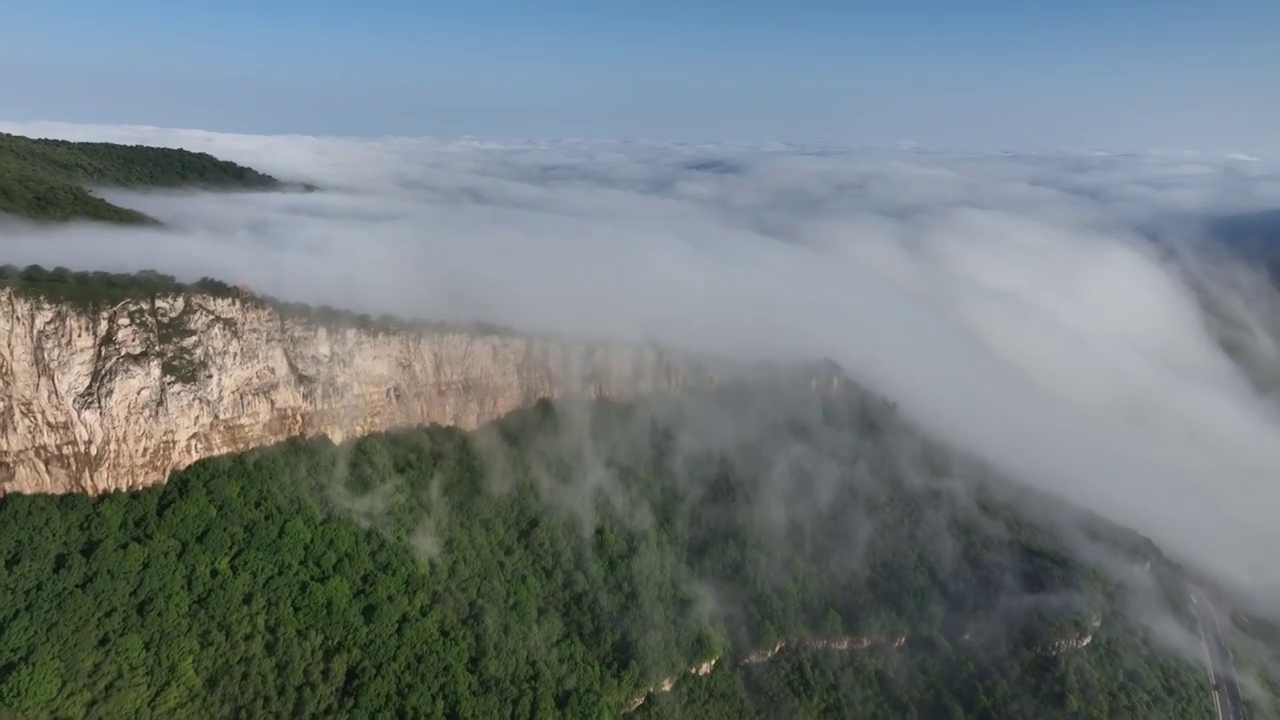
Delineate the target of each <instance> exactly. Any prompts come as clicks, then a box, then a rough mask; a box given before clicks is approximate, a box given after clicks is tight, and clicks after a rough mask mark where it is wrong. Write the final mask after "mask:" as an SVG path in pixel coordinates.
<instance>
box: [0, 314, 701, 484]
mask: <svg viewBox="0 0 1280 720" xmlns="http://www.w3.org/2000/svg"><path fill="white" fill-rule="evenodd" d="M709 377H710V376H709V375H708V374H707V371H706V370H705V368H703V367H701V366H700V365H698V364H697V363H694V362H692V361H689V360H687V359H684V358H682V357H679V356H677V355H676V354H673V353H671V352H668V351H664V350H662V349H659V348H655V347H651V346H643V345H610V344H585V343H572V342H564V341H558V340H554V339H546V338H535V337H522V336H519V335H507V334H492V333H468V332H463V331H446V330H441V331H431V330H421V329H404V330H396V331H375V330H362V329H357V328H353V327H337V326H333V325H325V324H323V323H319V322H316V321H312V320H302V319H297V318H294V317H287V316H285V315H282V314H281V313H279V312H277V311H276V310H274V309H272V308H271V307H269V306H266V305H263V304H260V303H253V302H249V301H247V300H246V299H244V298H237V297H215V296H206V295H195V294H183V295H173V296H166V297H159V298H155V299H146V300H136V301H126V302H122V303H120V304H118V305H115V306H114V307H110V308H105V309H99V310H92V311H90V310H85V309H83V308H80V307H77V306H74V305H70V304H65V303H52V302H48V301H44V300H40V299H34V298H30V297H26V296H24V295H20V294H17V293H14V292H13V291H12V290H9V289H0V494H3V493H10V492H24V493H67V492H84V493H90V494H98V493H103V492H109V491H113V490H122V489H131V488H140V487H145V486H148V485H154V484H156V483H162V482H164V481H165V479H166V478H167V477H168V475H169V473H170V472H171V471H173V470H175V469H178V468H181V467H184V466H186V465H189V464H190V463H192V462H195V461H196V460H198V459H200V458H203V457H209V456H213V455H219V454H223V453H229V452H238V451H243V450H246V449H249V448H252V447H257V446H262V445H267V444H271V443H274V442H278V441H281V440H284V439H286V438H289V437H294V436H312V435H327V436H329V437H330V438H332V439H334V440H335V441H341V440H342V439H343V438H347V437H353V436H359V435H363V434H367V433H370V432H375V431H380V430H386V429H388V428H392V427H397V426H406V425H419V424H430V423H440V424H443V425H455V426H459V427H463V428H473V427H476V426H477V425H479V424H481V423H484V422H486V421H488V420H490V419H493V418H496V417H499V416H501V415H503V414H505V413H507V412H509V411H511V410H514V409H516V408H519V407H521V406H524V405H528V404H531V403H533V402H535V401H537V400H538V399H539V398H544V397H545V398H559V397H565V396H573V395H581V396H585V397H594V398H605V397H607V398H619V399H623V398H627V397H632V396H635V395H638V394H642V393H650V392H654V391H662V390H672V391H678V390H681V389H683V388H685V387H687V386H689V385H690V384H694V383H706V382H709V380H708V378H709Z"/></svg>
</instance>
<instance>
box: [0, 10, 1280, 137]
mask: <svg viewBox="0 0 1280 720" xmlns="http://www.w3.org/2000/svg"><path fill="white" fill-rule="evenodd" d="M0 17H3V22H0V68H2V69H0V77H3V79H4V82H3V86H2V87H3V89H4V92H3V93H2V94H0V119H5V120H17V121H26V120H37V119H47V120H63V121H73V122H93V123H144V124H155V125H164V126H177V127H199V128H205V129H211V130H225V131H241V132H266V133H279V132H296V133H314V134H358V135H379V134H435V135H459V134H474V135H489V136H493V135H498V136H544V137H545V136H558V137H563V136H586V137H647V138H662V139H678V140H712V139H737V140H746V141H762V140H785V141H796V142H811V143H817V142H832V143H841V144H885V143H893V142H897V141H901V140H911V141H917V142H921V143H924V144H926V145H930V146H938V147H947V148H973V149H988V148H1027V147H1032V148H1046V149H1048V148H1057V147H1063V146H1066V147H1107V148H1124V149H1148V148H1153V147H1158V148H1176V149H1201V150H1215V151H1216V150H1226V151H1240V152H1253V153H1260V154H1263V155H1268V156H1270V155H1274V154H1276V152H1277V151H1280V133H1277V131H1276V130H1275V128H1276V127H1277V126H1278V125H1277V122H1276V118H1277V117H1280V43H1277V42H1276V37H1275V28H1277V27H1280V2H1275V0H1259V1H1253V0H1238V1H1233V0H1216V1H1215V0H1204V1H1199V2H1192V1H1190V0H1166V2H1153V1H1149V0H1126V1H1123V2H1101V1H1098V0H1073V1H1070V2H1044V1H1039V2H1037V1H1035V0H1025V1H1024V2H1013V1H1012V0H989V1H987V2H976V1H970V2H960V1H956V2H947V1H944V0H899V1H897V2H877V3H870V2H858V1H857V0H847V1H846V2H828V1H826V0H775V1H774V2H758V1H754V0H740V1H739V2H723V1H720V0H704V1H701V2H699V1H698V0H685V1H684V2H672V1H670V0H648V1H646V2H619V1H614V2H599V1H597V2H588V1H585V0H583V1H579V0H544V1H542V2H519V1H517V0H468V2H466V3H436V2H430V1H426V0H418V1H417V2H410V1H409V0H403V1H401V0H395V1H393V0H364V1H363V2H359V3H357V2H338V1H337V0H310V1H309V2H300V1H297V0H259V1H258V2H252V1H250V0H221V1H219V2H210V1H207V0H185V1H184V2H174V1H173V0H167V1H165V2H160V1H158V0H114V1H113V2H107V1H105V0H79V1H73V0H40V2H27V1H26V0H0Z"/></svg>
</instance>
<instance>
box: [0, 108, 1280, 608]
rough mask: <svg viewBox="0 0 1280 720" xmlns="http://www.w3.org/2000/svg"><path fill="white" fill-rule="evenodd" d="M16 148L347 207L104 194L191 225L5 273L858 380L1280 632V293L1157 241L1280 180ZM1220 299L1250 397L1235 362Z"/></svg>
mask: <svg viewBox="0 0 1280 720" xmlns="http://www.w3.org/2000/svg"><path fill="white" fill-rule="evenodd" d="M0 130H3V131H9V132H16V133H20V134H25V135H33V136H45V137H60V138H66V139H72V140H109V141H114V142H128V143H143V144H150V145H165V146H172V147H183V148H187V149H191V150H197V151H207V152H210V153H213V154H215V155H217V156H219V157H221V158H225V159H229V160H234V161H237V162H240V163H244V164H247V165H250V166H252V167H255V168H257V169H259V170H262V171H264V172H268V173H271V174H274V175H276V176H277V177H280V178H282V179H286V180H294V181H305V182H310V183H314V184H316V185H318V186H319V187H320V188H321V189H320V190H319V191H317V192H313V193H301V192H290V193H265V194H225V193H223V194H220V193H145V194H143V193H131V192H120V191H108V190H104V191H102V194H103V195H104V196H106V197H108V198H109V199H112V200H113V201H116V202H118V203H120V204H124V205H127V206H129V207H134V208H137V209H140V210H143V211H145V212H147V213H150V214H152V215H154V216H155V217H157V218H160V219H161V220H163V221H164V222H165V223H166V224H167V226H166V227H165V228H163V229H158V230H139V229H136V228H107V227H101V226H94V225H85V224H81V225H71V226H62V227H54V228H36V227H30V226H21V227H19V226H13V225H10V226H6V227H4V228H0V233H2V234H3V242H4V248H5V249H4V253H3V255H4V257H3V258H0V262H11V263H15V264H19V265H21V264H25V263H30V262H39V263H42V264H45V265H47V266H53V265H59V264H62V265H66V266H69V267H72V268H76V269H85V268H92V269H107V270H117V271H132V270H137V269H140V268H145V267H149V268H155V269H158V270H161V271H165V272H170V273H173V274H176V275H179V276H180V277H183V278H184V279H194V278H196V277H199V276H202V275H210V276H214V277H218V278H220V279H224V280H227V281H231V282H243V283H247V284H249V285H250V286H252V287H253V288H255V289H257V290H259V291H261V292H265V293H268V294H272V295H276V296H280V297H283V298H287V299H296V300H302V301H308V302H315V303H329V304H334V305H341V306H347V307H353V308H357V309H361V310H365V311H372V312H382V311H386V312H393V313H399V314H405V315H413V316H425V317H434V318H441V319H455V320H474V319H483V320H488V321H493V322H498V323H503V324H508V325H513V326H517V327H524V328H529V329H536V330H549V331H554V332H562V333H570V334H575V335H580V336H586V337H614V338H620V339H626V340H644V341H656V342H661V343H665V344H674V345H678V346H684V347H688V348H690V349H693V350H702V351H709V352H715V353H729V354H733V355H737V356H741V357H771V358H779V359H788V358H806V359H812V358H818V357H829V358H832V359H835V360H836V361H837V362H839V363H840V364H841V365H842V366H843V367H844V368H845V370H846V371H847V372H848V373H849V374H850V375H851V376H852V377H854V378H855V379H856V380H858V381H860V382H862V383H864V384H866V385H868V386H870V387H871V388H873V389H875V390H878V391H880V392H882V393H884V394H886V395H888V396H889V397H890V398H892V399H893V400H895V401H896V402H897V403H898V404H899V406H900V408H901V409H902V410H903V411H904V412H905V413H906V414H907V415H908V416H909V417H910V418H912V419H913V420H915V421H917V422H918V423H920V424H922V425H923V426H925V427H926V428H927V429H929V430H931V431H933V432H934V433H936V434H937V435H939V436H941V437H943V438H945V439H947V440H949V441H952V442H954V443H957V444H958V445H960V446H963V447H965V448H967V449H969V450H972V451H975V452H977V453H978V454H980V455H981V456H983V457H985V458H987V459H988V460H990V461H992V462H995V463H996V464H998V465H999V466H1001V467H1003V468H1004V469H1006V470H1008V471H1010V472H1012V473H1014V474H1016V475H1018V476H1019V477H1021V478H1023V479H1025V480H1026V481H1028V482H1030V483H1032V484H1033V485H1036V486H1038V487H1041V488H1044V489H1047V490H1050V491H1052V492H1055V493H1057V494H1059V495H1062V496H1064V497H1066V498H1068V499H1070V500H1071V501H1073V502H1075V503H1078V504H1080V505H1082V506H1084V507H1086V508H1089V509H1091V510H1094V511H1097V512H1099V513H1100V514H1103V515H1104V516H1107V517H1109V518H1111V519H1113V520H1115V521H1118V522H1121V523H1123V524H1126V525H1129V526H1131V527H1133V528H1135V529H1137V530H1139V531H1141V532H1143V533H1145V534H1147V535H1148V536H1150V537H1151V538H1152V539H1154V540H1155V541H1156V542H1157V543H1159V544H1160V545H1161V546H1162V547H1163V548H1165V549H1166V551H1169V552H1171V553H1174V554H1176V555H1178V556H1180V557H1182V558H1185V559H1186V560H1188V561H1189V562H1192V563H1194V564H1195V565H1197V566H1199V567H1200V568H1202V569H1204V570H1206V571H1207V572H1209V573H1211V574H1212V575H1214V576H1215V577H1217V578H1218V579H1220V580H1221V581H1223V582H1225V583H1227V584H1228V585H1230V586H1232V587H1233V588H1235V589H1236V590H1239V591H1242V592H1244V593H1246V594H1247V596H1248V597H1249V598H1250V599H1252V600H1254V601H1255V602H1257V603H1258V604H1260V605H1269V606H1272V607H1280V563H1276V562H1275V561H1274V559H1273V558H1272V556H1271V555H1270V553H1271V552H1272V549H1273V548H1275V547H1280V522H1277V521H1276V515H1277V513H1278V511H1280V414H1278V410H1277V404H1276V403H1275V402H1274V401H1273V400H1272V399H1271V398H1270V397H1268V396H1266V395H1264V394H1262V393H1260V392H1259V387H1258V383H1257V382H1256V381H1257V379H1258V378H1257V377H1256V375H1257V374H1258V372H1262V373H1263V374H1265V372H1266V371H1267V369H1268V368H1270V369H1271V370H1272V371H1275V370H1276V368H1280V360H1278V358H1280V355H1277V353H1276V345H1275V343H1276V338H1277V337H1280V335H1278V334H1277V330H1278V329H1280V322H1274V321H1275V318H1276V316H1273V315H1271V314H1269V311H1267V310H1266V309H1267V308H1273V307H1276V306H1275V300H1276V298H1275V297H1274V295H1275V291H1274V290H1273V289H1271V288H1270V286H1269V285H1266V284H1265V283H1259V282H1255V281H1252V280H1250V279H1249V278H1248V277H1247V276H1246V275H1242V274H1240V273H1239V272H1237V271H1235V270H1232V269H1231V268H1229V267H1224V266H1221V265H1210V264H1207V263H1206V261H1202V260H1200V259H1196V258H1198V256H1196V255H1194V254H1193V255H1190V256H1187V257H1183V258H1182V260H1181V261H1178V262H1175V261H1173V260H1171V259H1170V258H1169V257H1167V256H1166V255H1167V254H1166V255H1162V254H1161V253H1159V252H1157V251H1156V250H1157V248H1156V245H1154V244H1153V243H1152V242H1151V241H1150V239H1149V237H1150V236H1151V235H1152V234H1153V233H1157V232H1158V233H1159V234H1161V236H1162V237H1164V238H1165V239H1166V240H1167V241H1168V242H1169V243H1172V246H1173V247H1176V248H1181V249H1194V248H1196V247H1198V245H1197V243H1198V241H1199V240H1200V239H1201V236H1202V235H1203V233H1202V232H1201V230H1200V228H1201V220H1202V219H1203V218H1206V217H1209V216H1213V215H1217V214H1230V213H1240V212H1249V211H1255V210H1267V209H1274V208H1277V207H1280V173H1278V172H1277V168H1275V167H1274V166H1271V165H1268V164H1267V163H1264V162H1260V161H1257V160H1255V159H1252V158H1248V157H1241V156H1233V157H1212V156H1205V155H1196V154H1166V155H1150V154H1142V155H1124V154H1115V153H1053V154H1044V155H1029V154H1021V155H1012V154H959V153H941V152H931V151H928V150H924V149H920V148H901V149H856V148H853V149H851V148H804V147H795V146H788V145H772V146H743V145H679V144H662V143H649V142H612V143H604V142H586V141H554V142H551V141H547V142H533V141H496V140H492V141H481V140H472V139H462V140H449V141H445V140H435V139H423V138H379V139H347V138H318V137H298V136H271V137H267V136H249V135H229V134H219V133H210V132H202V131H189V130H168V129H159V128H151V127H99V126H78V125H61V124H0ZM1175 254H1177V253H1175ZM1183 255H1185V253H1183ZM1188 257H1190V258H1192V259H1190V260H1188ZM1189 277H1194V278H1195V280H1196V282H1195V283H1192V282H1191V281H1190V280H1189V279H1188V278H1189ZM1207 291H1211V294H1212V295H1213V297H1214V298H1215V303H1216V304H1215V307H1216V308H1218V311H1219V314H1220V315H1223V316H1229V317H1228V319H1230V320H1231V325H1232V327H1234V328H1235V332H1236V335H1235V342H1236V343H1237V344H1240V343H1243V344H1244V345H1246V346H1248V349H1249V350H1250V352H1251V353H1252V354H1251V357H1252V358H1253V359H1252V361H1251V362H1252V363H1253V365H1251V366H1250V367H1251V369H1252V370H1253V372H1251V373H1246V372H1245V371H1244V370H1243V369H1242V366H1241V364H1239V363H1238V362H1234V361H1233V360H1232V358H1231V357H1230V356H1228V354H1227V353H1225V352H1224V351H1223V349H1222V347H1221V344H1220V343H1219V342H1218V337H1217V336H1216V335H1215V332H1216V331H1217V329H1218V328H1219V325H1218V324H1215V323H1218V321H1211V320H1210V319H1209V316H1208V315H1206V313H1205V311H1204V304H1205V301H1204V298H1205V297H1206V292H1207ZM1221 319H1222V317H1219V321H1220V320H1221ZM1273 361H1276V362H1273ZM1269 363H1270V364H1269ZM1258 368H1261V370H1260V371H1259V369H1258Z"/></svg>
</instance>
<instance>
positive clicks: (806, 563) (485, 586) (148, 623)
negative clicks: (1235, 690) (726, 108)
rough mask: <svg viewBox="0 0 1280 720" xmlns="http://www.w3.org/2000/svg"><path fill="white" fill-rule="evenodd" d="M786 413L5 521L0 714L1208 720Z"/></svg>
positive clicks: (824, 425) (634, 417)
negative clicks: (842, 642)
mask: <svg viewBox="0 0 1280 720" xmlns="http://www.w3.org/2000/svg"><path fill="white" fill-rule="evenodd" d="M719 392H720V394H719V395H716V396H714V397H712V398H709V399H708V398H704V399H701V400H699V402H706V403H710V404H712V405H715V406H716V407H717V408H719V409H718V410H717V412H723V416H724V417H735V418H742V417H744V414H745V410H746V409H747V408H748V407H750V406H748V405H744V406H735V405H734V402H736V400H735V399H734V395H733V393H734V392H736V391H734V390H732V389H730V390H727V391H725V390H723V389H722V391H719ZM802 405H803V407H802V410H804V411H803V412H791V413H781V412H780V413H779V414H778V417H777V418H776V419H768V420H761V421H760V422H759V423H758V425H757V426H754V427H752V428H751V429H750V430H749V431H748V432H741V433H739V437H738V440H735V441H734V442H730V443H724V442H719V441H710V440H708V439H707V436H706V435H705V434H700V431H699V430H698V427H694V426H690V425H689V424H688V423H689V422H691V421H695V420H696V418H695V416H696V415H697V414H698V411H697V410H696V409H695V410H688V408H687V407H684V406H681V408H683V409H681V408H678V409H677V410H676V411H670V412H668V411H666V410H662V411H661V412H659V411H656V410H653V409H652V408H644V407H641V406H639V405H637V404H612V403H603V402H601V403H595V404H591V405H586V406H583V405H573V404H551V403H548V402H545V401H544V402H541V403H539V404H537V405H536V406H534V407H532V408H529V409H526V410H523V411H519V412H516V413H513V414H511V415H510V416H508V417H506V418H504V419H503V420H501V421H500V422H497V423H494V424H493V425H491V426H488V427H486V428H483V429H481V430H479V431H476V432H472V433H466V432H463V431H461V430H457V429H448V428H442V427H439V426H432V427H426V428H416V429H406V430H401V431H396V432H388V433H381V434H376V435H372V436H369V437H365V438H361V439H357V440H352V441H349V442H346V443H343V444H342V445H334V444H333V443H331V442H329V441H328V440H324V439H316V440H292V441H289V442H285V443H282V444H279V445H276V446H273V447H269V448H264V449H261V450H257V451H253V452H248V453H242V454H237V455H228V456H224V457H217V458H210V459H206V460H203V461H201V462H198V463H196V464H195V465H192V466H191V467H189V468H187V469H185V470H183V471H181V472H178V473H175V474H174V475H173V477H172V478H171V479H170V481H169V483H168V484H166V485H165V486H163V487H155V488H150V489H146V490H142V491H137V492H130V493H115V494H110V495H106V496H102V497H97V498H89V497H83V496H75V495H72V496H59V497H53V496H10V497H7V498H4V499H3V500H0V563H2V564H3V569H4V572H3V573H0V714H3V712H2V711H6V710H7V711H9V712H12V713H15V714H17V715H18V716H23V717H25V716H33V715H38V716H44V717H62V716H87V715H92V716H101V717H193V718H198V717H311V716H326V717H328V716H334V717H438V718H477V719H480V718H483V719H486V720H487V719H488V718H496V717H512V718H552V717H582V718H601V717H618V716H620V715H621V714H623V713H624V712H626V711H627V710H628V708H630V707H632V706H634V705H635V703H636V701H637V699H638V698H644V697H646V694H647V695H648V697H647V699H646V701H645V702H644V703H643V704H641V705H640V706H639V707H638V709H635V710H634V713H635V716H636V717H689V718H707V717H741V718H775V717H777V718H818V717H865V718H895V719H897V718H935V717H942V718H962V717H968V718H1025V717H1036V718H1059V717H1060V718H1080V717H1099V718H1126V719H1127V718H1138V717H1161V718H1171V719H1172V718H1197V720H1198V719H1199V718H1203V717H1207V716H1208V715H1209V713H1210V712H1211V708H1210V704H1209V694H1208V692H1207V688H1206V686H1205V685H1206V684H1205V680H1204V672H1203V670H1202V669H1201V668H1198V667H1196V666H1194V665H1193V664H1190V663H1189V662H1187V661H1184V660H1182V659H1179V658H1178V657H1177V656H1175V655H1173V654H1170V653H1168V652H1166V651H1165V650H1164V649H1162V648H1160V647H1158V646H1157V645H1155V644H1154V643H1153V642H1152V640H1151V639H1150V638H1149V637H1148V636H1147V634H1146V633H1145V632H1144V631H1142V630H1140V629H1138V628H1137V627H1135V626H1134V625H1133V624H1132V623H1131V622H1129V621H1128V620H1127V619H1126V616H1125V614H1124V613H1123V612H1121V610H1120V609H1119V606H1118V602H1119V600H1118V598H1119V596H1120V591H1119V589H1118V588H1117V587H1116V586H1115V585H1114V584H1112V583H1111V582H1110V581H1109V580H1108V579H1107V577H1106V576H1104V575H1103V574H1101V573H1100V572H1098V571H1097V570H1095V569H1094V568H1092V567H1091V566H1090V565H1088V564H1085V563H1082V562H1081V561H1079V560H1078V559H1076V558H1075V557H1074V556H1073V554H1072V552H1071V551H1070V550H1069V546H1068V544H1067V543H1066V541H1065V540H1064V539H1063V538H1062V537H1061V536H1060V534H1059V533H1058V532H1057V531H1055V530H1053V529H1052V528H1047V527H1046V526H1044V524H1042V523H1037V522H1034V521H1033V520H1032V519H1031V518H1030V517H1029V516H1026V515H1024V514H1021V513H1020V511H1019V510H1018V509H1017V508H1015V507H1014V506H1012V505H1010V504H1008V503H1005V502H1003V501H1001V500H999V499H998V495H997V494H995V493H992V492H987V491H984V490H983V489H982V487H981V483H980V482H973V483H969V482H967V481H966V483H964V484H963V485H960V486H957V485H954V484H953V482H952V481H953V480H954V478H955V477H956V476H957V474H964V473H963V472H962V471H961V470H960V469H958V467H957V466H956V465H954V464H953V463H951V462H950V460H949V459H948V458H946V457H943V456H940V455H938V454H937V449H936V448H930V447H929V446H928V445H927V444H920V443H919V442H916V441H913V440H910V439H909V438H908V437H907V436H906V435H904V434H903V433H904V432H905V431H904V429H903V426H902V425H900V424H899V423H897V421H895V420H894V419H893V417H892V411H891V409H889V408H888V407H887V406H885V405H883V404H877V403H874V402H871V401H868V400H865V399H854V400H849V399H847V398H844V399H826V398H809V399H806V400H804V402H803V404H802ZM770 406H771V407H776V406H777V403H770ZM701 427H703V428H706V427H708V426H707V425H705V424H704V425H702V426H701ZM811 450H812V451H815V452H810V451H811ZM817 451H820V452H817ZM824 458H825V459H828V460H831V462H830V463H826V462H825V461H824ZM783 478H785V480H784V481H783V480H782V479H783ZM779 482H783V484H782V485H779ZM1117 552H1129V550H1123V551H1120V550H1118V551H1117ZM1160 572H1163V571H1160ZM1085 634H1087V635H1088V636H1089V640H1088V641H1087V644H1084V645H1083V646H1081V647H1077V648H1072V649H1067V650H1062V649H1061V647H1060V646H1059V645H1057V644H1055V643H1058V642H1059V641H1061V640H1063V639H1071V638H1076V639H1077V640H1078V639H1079V638H1080V637H1082V636H1083V635H1085ZM841 638H846V639H848V638H887V639H891V640H892V639H900V641H897V642H893V641H890V642H882V643H878V644H870V645H868V646H867V647H865V648H862V647H861V646H851V647H844V646H841V647H842V648H843V649H841V647H837V648H834V649H833V647H832V646H831V644H832V643H834V642H836V641H838V640H839V639H841ZM824 641H827V642H828V646H823V645H822V644H821V643H822V642H824ZM780 642H782V643H787V644H788V647H789V648H790V649H788V650H784V651H782V652H779V653H778V654H777V655H775V656H773V657H771V658H770V659H768V660H767V661H764V662H757V663H754V664H753V663H749V662H744V661H745V660H747V659H749V658H750V657H751V656H752V654H753V653H756V652H758V651H760V650H762V649H769V648H774V647H777V646H778V643H780ZM1079 644H1080V643H1079V642H1077V645H1079ZM846 645H848V643H846ZM713 658H714V659H716V660H717V662H716V664H715V666H714V668H713V669H711V670H710V672H709V673H707V674H706V675H705V676H698V675H695V674H691V673H689V672H688V668H689V667H690V666H693V665H696V664H698V663H701V662H703V661H707V660H710V659H713ZM668 677H670V678H675V679H676V682H675V683H674V686H673V687H672V688H671V690H670V692H661V691H660V689H659V690H658V691H655V692H652V693H649V692H648V691H649V689H650V688H654V687H655V686H657V687H659V688H660V683H661V681H662V679H663V678H668Z"/></svg>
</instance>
